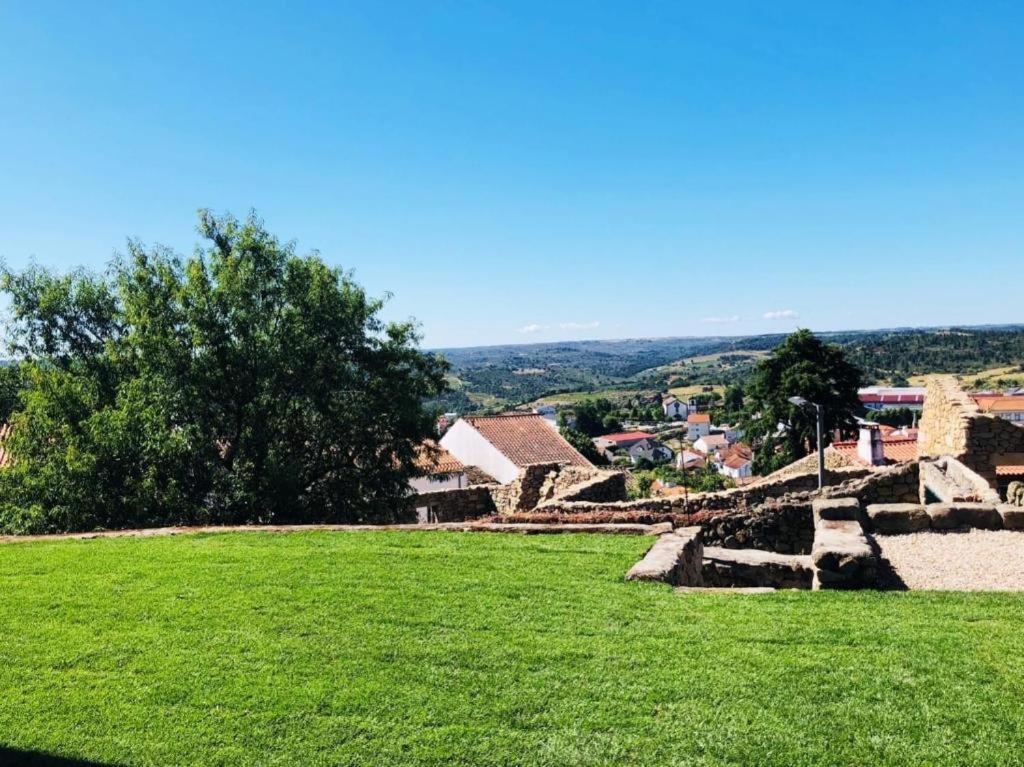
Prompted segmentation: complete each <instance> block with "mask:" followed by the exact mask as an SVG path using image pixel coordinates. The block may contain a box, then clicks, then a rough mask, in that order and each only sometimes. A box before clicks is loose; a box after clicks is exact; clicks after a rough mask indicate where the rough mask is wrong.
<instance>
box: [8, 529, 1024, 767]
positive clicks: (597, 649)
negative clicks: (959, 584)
mask: <svg viewBox="0 0 1024 767" xmlns="http://www.w3.org/2000/svg"><path fill="white" fill-rule="evenodd" d="M650 543H651V540H650V539H649V538H631V537H612V536H608V537H603V536H536V537H520V536H514V535H487V534H458V533H428V532H424V533H387V532H381V533H302V534H287V535H280V534H279V535H274V534H258V533H243V534H230V535H229V534H224V535H199V536H182V537H173V538H171V537H166V538H149V539H138V538H136V539H132V538H122V539H106V540H91V541H64V542H43V543H15V544H8V545H0V740H2V743H0V763H2V764H8V763H10V764H18V763H22V761H24V760H27V759H29V758H31V757H32V756H33V755H36V756H38V755H40V754H50V755H60V756H63V757H66V758H69V759H73V760H82V762H73V763H86V762H87V763H90V764H103V765H115V764H116V765H136V764H153V765H172V764H173V765H177V764H181V765H232V764H259V765H274V764H288V765H291V764H295V765H321V764H324V765H326V764H332V765H333V764H350V765H423V764H429V765H452V764H462V765H529V764H538V765H539V764H543V765H574V764H586V765H607V764H623V765H665V764H678V765H704V764H708V765H712V764H713V765H725V764H746V765H780V766H781V765H785V766H786V767H791V766H792V765H818V764H820V765H843V764H849V765H865V764H905V765H920V764H933V765H983V764H984V765H1010V764H1020V763H1021V762H1022V760H1024V597H1021V596H1013V595H998V594H987V595H986V594H973V595H965V594H927V593H905V594H898V593H887V594H883V593H860V594H840V593H812V592H799V593H797V592H793V593H778V594H772V595H763V596H740V595H693V594H678V593H675V592H673V591H672V590H671V589H669V588H667V587H664V586H660V585H657V584H635V583H625V582H623V573H624V572H625V571H626V569H627V568H628V567H629V566H630V565H631V564H632V563H633V562H634V561H635V560H636V559H637V558H638V557H639V556H640V554H641V553H642V552H643V551H644V550H645V548H646V547H647V546H649V545H650Z"/></svg>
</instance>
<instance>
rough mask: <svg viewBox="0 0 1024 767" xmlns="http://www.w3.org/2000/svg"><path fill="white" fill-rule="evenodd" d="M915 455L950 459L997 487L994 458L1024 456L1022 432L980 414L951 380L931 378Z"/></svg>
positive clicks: (949, 377)
mask: <svg viewBox="0 0 1024 767" xmlns="http://www.w3.org/2000/svg"><path fill="white" fill-rule="evenodd" d="M920 429H921V431H920V433H919V434H918V454H919V455H920V456H921V457H922V458H924V457H931V458H940V457H941V456H952V457H953V458H956V459H957V460H959V461H961V462H962V463H963V464H964V465H966V466H967V467H968V468H969V469H971V470H973V471H975V472H977V473H978V474H979V475H980V476H981V477H982V478H984V480H985V481H986V482H988V483H989V485H990V486H991V487H998V479H997V477H996V472H995V462H994V460H993V459H994V458H995V457H996V456H998V455H1001V454H1003V453H1024V428H1021V427H1020V426H1015V425H1014V424H1012V423H1010V422H1009V421H1005V420H1003V419H1002V418H998V417H996V416H992V415H987V414H985V413H982V412H981V411H980V410H979V409H978V406H977V405H976V404H975V403H974V401H973V400H972V399H971V398H970V396H968V394H967V392H965V391H964V390H963V389H962V388H960V385H959V384H958V383H957V381H956V379H955V378H954V377H953V376H949V375H942V376H930V377H929V378H928V390H927V393H926V395H925V400H924V412H923V413H922V414H921V423H920Z"/></svg>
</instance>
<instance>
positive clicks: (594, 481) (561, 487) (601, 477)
mask: <svg viewBox="0 0 1024 767" xmlns="http://www.w3.org/2000/svg"><path fill="white" fill-rule="evenodd" d="M566 468H576V467H566ZM573 478H574V477H569V479H573ZM555 493H556V495H555V497H554V498H552V499H550V500H545V501H541V503H540V505H539V506H538V507H537V508H538V509H544V508H545V507H546V506H547V505H548V504H550V503H557V502H559V501H591V502H594V503H611V502H614V501H624V500H625V499H626V475H625V474H623V473H622V472H619V471H607V472H600V473H598V474H596V475H593V476H590V477H589V478H587V479H584V480H583V481H578V482H574V483H571V484H569V483H567V482H566V481H565V477H564V472H563V473H559V474H558V477H557V479H556V480H555Z"/></svg>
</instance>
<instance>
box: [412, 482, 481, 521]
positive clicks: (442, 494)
mask: <svg viewBox="0 0 1024 767" xmlns="http://www.w3.org/2000/svg"><path fill="white" fill-rule="evenodd" d="M491 490H492V487H491V486H489V485H476V486H472V487H459V488H450V489H448V490H435V491H434V492H432V493H420V494H419V495H414V496H412V497H411V498H410V499H409V503H410V509H413V510H414V509H417V508H422V507H424V506H425V507H427V508H428V509H430V515H431V521H433V522H465V521H466V520H470V519H480V518H481V517H489V516H491V515H492V514H494V513H495V512H496V508H495V505H494V500H493V498H492V497H491ZM411 514H412V519H413V520H415V512H414V511H412V512H411Z"/></svg>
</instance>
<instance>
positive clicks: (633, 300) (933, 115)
mask: <svg viewBox="0 0 1024 767" xmlns="http://www.w3.org/2000/svg"><path fill="white" fill-rule="evenodd" d="M1022 86H1024V5H1022V4H1020V3H1015V2H1005V3H999V2H984V3H978V2H963V3H942V2H907V3H893V2H885V3H828V2H805V3H786V2H771V3H767V2H751V3H724V2H723V3H680V2H666V3H650V4H638V3H626V2H623V3H621V4H607V3H605V4H601V3H594V2H580V3H570V2H563V3H550V2H543V3H527V2H514V3H511V2H510V3H503V4H498V3H486V4H485V3H472V2H449V3H445V2H437V3H407V4H404V3H403V4H399V3H385V2H367V3H361V4H341V3H313V4H306V3H279V4H278V3H275V4H269V3H260V2H249V3H237V4H223V3H195V4H192V5H191V6H188V7H187V6H186V5H185V4H183V3H173V4H172V3H148V2H132V3H114V2H103V3H80V2H74V3H70V2H69V3H62V4H54V3H47V2H33V3H3V4H0V104H2V107H0V256H2V257H3V258H4V259H6V261H7V263H9V264H11V265H14V266H20V265H23V264H25V263H27V262H28V260H29V259H30V258H32V257H34V258H35V259H36V260H37V261H39V262H40V263H42V264H45V265H48V266H52V267H56V268H61V269H65V268H70V267H72V266H76V265H87V266H92V267H97V268H99V267H101V266H102V265H103V264H104V263H105V261H106V260H108V259H109V258H110V256H111V255H112V253H113V252H114V251H117V250H123V247H124V242H125V238H126V237H128V236H133V237H139V238H141V239H142V240H143V241H145V242H148V243H162V244H165V245H170V246H173V247H175V248H177V249H178V250H180V251H182V252H189V251H190V250H191V248H192V247H193V245H194V243H195V242H196V239H197V238H196V235H195V232H194V223H195V210H196V209H197V208H199V207H210V208H213V209H214V210H217V211H232V212H235V213H237V214H239V215H241V214H244V213H245V212H246V211H247V210H248V209H249V208H256V209H257V210H258V212H259V213H260V214H261V215H262V216H263V218H264V219H265V220H266V222H267V224H268V226H269V227H270V228H271V229H272V230H274V231H275V232H276V233H278V234H279V235H280V236H281V237H282V238H285V239H296V240H297V241H298V243H299V246H300V249H312V248H316V249H318V250H319V251H320V252H321V253H322V255H323V256H324V258H326V259H327V260H328V261H330V262H331V263H334V264H337V265H340V266H343V267H345V268H349V269H353V270H355V273H356V276H357V279H359V280H360V281H361V282H362V283H363V284H364V285H365V286H366V287H367V288H368V289H369V290H370V291H371V292H372V293H375V294H381V293H383V292H385V291H391V292H392V293H393V294H394V297H393V298H392V300H391V302H390V304H389V307H388V310H387V311H388V315H389V316H390V317H396V318H400V317H407V316H415V317H416V318H418V319H419V320H420V321H421V323H422V326H423V332H424V335H425V342H426V344H427V345H430V346H447V345H476V344H488V343H506V342H525V341H542V340H561V339H566V338H597V337H601V338H613V337H627V336H666V335H706V334H746V333H755V332H769V331H778V330H788V329H791V328H793V327H795V326H796V325H805V326H808V327H811V328H814V329H818V330H829V329H841V328H861V327H880V326H896V325H926V324H927V325H946V324H968V323H970V324H977V323H996V322H1019V321H1024V310H1022V302H1021V300H1020V295H1021V293H1020V291H1021V287H1020V286H1021V274H1022V271H1021V270H1022V267H1024V215H1022V205H1024V87H1022Z"/></svg>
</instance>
